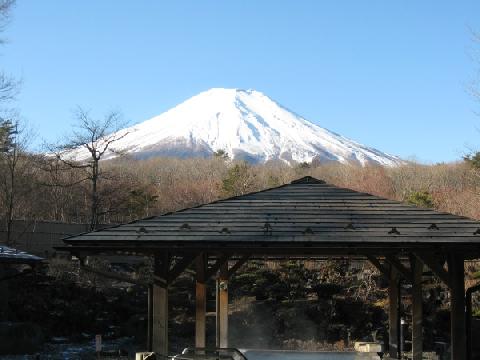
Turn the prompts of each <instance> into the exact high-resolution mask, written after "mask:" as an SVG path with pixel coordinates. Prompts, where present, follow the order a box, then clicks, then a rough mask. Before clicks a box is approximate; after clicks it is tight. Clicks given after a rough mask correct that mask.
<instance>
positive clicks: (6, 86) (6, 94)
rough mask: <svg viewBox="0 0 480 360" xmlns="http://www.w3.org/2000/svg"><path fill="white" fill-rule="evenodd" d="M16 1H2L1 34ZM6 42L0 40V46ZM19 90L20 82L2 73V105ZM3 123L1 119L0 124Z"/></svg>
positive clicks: (0, 6)
mask: <svg viewBox="0 0 480 360" xmlns="http://www.w3.org/2000/svg"><path fill="white" fill-rule="evenodd" d="M14 4H15V0H0V33H1V32H2V31H3V30H4V29H5V27H6V26H7V24H8V20H9V19H10V14H11V10H12V8H13V6H14ZM3 42H4V41H3V39H1V38H0V44H2V43H3ZM17 89H18V82H17V81H15V79H13V78H12V77H10V76H8V75H6V74H4V73H3V72H0V103H1V102H4V101H6V100H11V99H12V98H13V97H14V96H15V94H16V90H17ZM1 122H3V121H2V119H0V123H1Z"/></svg>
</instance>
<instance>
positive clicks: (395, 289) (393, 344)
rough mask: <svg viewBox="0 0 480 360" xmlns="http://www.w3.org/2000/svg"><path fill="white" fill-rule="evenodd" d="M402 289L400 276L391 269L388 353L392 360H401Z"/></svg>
mask: <svg viewBox="0 0 480 360" xmlns="http://www.w3.org/2000/svg"><path fill="white" fill-rule="evenodd" d="M399 297H400V288H399V281H398V274H397V272H396V271H395V269H393V267H391V270H390V281H389V285H388V303H389V308H388V349H389V350H388V353H389V356H390V357H391V358H392V359H399V358H400V346H399V345H400V344H399V342H400V341H399V338H400V331H399V330H400V329H399V327H400V319H399V316H398V309H399V305H400V304H399Z"/></svg>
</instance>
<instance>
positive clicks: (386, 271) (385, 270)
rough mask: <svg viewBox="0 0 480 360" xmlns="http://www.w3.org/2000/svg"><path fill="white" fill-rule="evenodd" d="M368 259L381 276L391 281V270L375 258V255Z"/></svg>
mask: <svg viewBox="0 0 480 360" xmlns="http://www.w3.org/2000/svg"><path fill="white" fill-rule="evenodd" d="M367 259H368V260H369V261H370V262H371V263H372V265H373V266H375V267H376V268H377V269H378V271H380V274H381V275H382V276H383V277H384V278H386V279H389V277H390V270H389V269H388V268H386V267H385V265H383V264H382V263H381V262H380V261H379V260H378V259H377V258H376V257H375V256H373V255H367Z"/></svg>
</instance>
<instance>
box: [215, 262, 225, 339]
mask: <svg viewBox="0 0 480 360" xmlns="http://www.w3.org/2000/svg"><path fill="white" fill-rule="evenodd" d="M217 347H218V348H227V347H228V261H227V262H226V263H225V264H223V265H222V266H221V267H220V273H219V276H218V278H217Z"/></svg>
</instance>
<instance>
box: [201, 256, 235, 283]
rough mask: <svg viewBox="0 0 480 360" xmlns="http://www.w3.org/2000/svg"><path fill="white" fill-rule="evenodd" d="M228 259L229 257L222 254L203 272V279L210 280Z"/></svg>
mask: <svg viewBox="0 0 480 360" xmlns="http://www.w3.org/2000/svg"><path fill="white" fill-rule="evenodd" d="M229 258H230V255H226V254H223V255H222V256H220V257H219V258H218V259H217V261H216V262H215V263H214V264H213V265H212V266H211V267H210V268H208V269H207V271H205V279H209V278H211V277H212V276H213V275H215V274H216V272H217V271H218V270H219V269H220V268H221V267H222V265H223V264H225V263H226V262H227V261H228V259H229Z"/></svg>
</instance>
